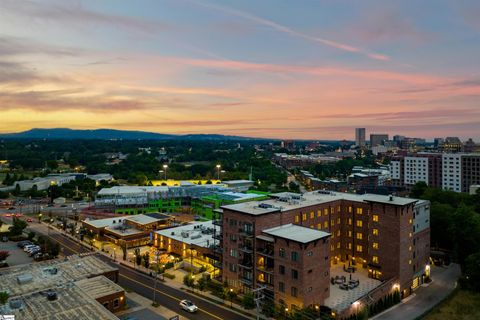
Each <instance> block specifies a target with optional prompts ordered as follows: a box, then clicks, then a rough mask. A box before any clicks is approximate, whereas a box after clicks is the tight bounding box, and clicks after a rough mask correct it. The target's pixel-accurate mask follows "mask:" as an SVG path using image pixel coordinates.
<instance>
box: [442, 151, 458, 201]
mask: <svg viewBox="0 0 480 320" xmlns="http://www.w3.org/2000/svg"><path fill="white" fill-rule="evenodd" d="M442 188H443V189H444V190H452V191H455V192H462V154H460V153H444V154H443V155H442Z"/></svg>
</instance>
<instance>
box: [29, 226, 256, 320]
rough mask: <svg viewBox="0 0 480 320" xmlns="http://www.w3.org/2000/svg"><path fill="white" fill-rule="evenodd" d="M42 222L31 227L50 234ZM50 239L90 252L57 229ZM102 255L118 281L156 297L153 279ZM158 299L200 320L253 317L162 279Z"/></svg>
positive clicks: (67, 248)
mask: <svg viewBox="0 0 480 320" xmlns="http://www.w3.org/2000/svg"><path fill="white" fill-rule="evenodd" d="M44 227H45V226H44V225H39V224H36V223H34V224H31V225H30V228H31V229H34V230H35V231H36V232H40V233H43V234H47V232H46V227H45V228H44ZM50 238H52V239H53V240H55V241H57V242H58V243H60V245H61V247H62V252H63V253H64V254H65V255H72V254H77V253H84V252H91V251H90V250H89V249H87V248H85V247H84V246H82V245H80V244H79V243H77V242H75V241H73V240H71V239H70V238H68V237H67V236H65V235H63V234H60V233H58V232H56V231H55V232H51V233H50ZM99 257H100V258H101V259H102V260H104V261H105V262H107V263H109V264H111V265H114V266H115V267H117V268H118V269H119V281H118V283H119V284H120V285H121V286H123V287H125V288H129V289H131V290H132V291H135V292H136V293H138V294H140V295H142V296H144V297H145V298H147V299H150V300H153V287H154V281H153V279H152V278H151V277H149V276H147V275H144V274H143V273H139V272H137V271H135V270H132V269H131V268H129V267H125V266H123V265H121V264H119V263H115V262H113V261H112V260H110V259H109V258H107V257H105V256H103V255H99ZM156 299H157V302H158V303H159V304H161V305H162V306H164V307H166V308H168V309H170V310H172V311H174V312H177V313H178V314H179V315H183V316H185V317H187V318H188V319H194V320H195V319H198V320H200V319H201V320H204V319H205V320H219V319H228V320H247V319H250V318H248V317H245V316H240V315H238V314H237V313H234V312H231V311H229V310H228V309H224V308H221V307H219V306H218V305H216V304H214V303H209V302H206V301H204V300H201V299H199V298H198V297H196V296H194V295H191V294H189V293H186V292H184V291H181V290H178V289H175V288H171V287H169V286H167V285H165V284H163V283H161V282H157V290H156ZM183 299H189V300H191V301H193V302H194V303H195V304H196V305H197V306H198V307H199V310H198V312H196V313H194V314H191V313H188V312H186V311H183V310H182V309H180V307H179V302H180V301H181V300H183Z"/></svg>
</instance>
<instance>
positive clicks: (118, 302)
mask: <svg viewBox="0 0 480 320" xmlns="http://www.w3.org/2000/svg"><path fill="white" fill-rule="evenodd" d="M119 305H120V300H118V299H115V300H113V307H114V308H118V306H119Z"/></svg>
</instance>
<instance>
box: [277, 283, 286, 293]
mask: <svg viewBox="0 0 480 320" xmlns="http://www.w3.org/2000/svg"><path fill="white" fill-rule="evenodd" d="M278 291H280V292H285V283H283V282H279V283H278Z"/></svg>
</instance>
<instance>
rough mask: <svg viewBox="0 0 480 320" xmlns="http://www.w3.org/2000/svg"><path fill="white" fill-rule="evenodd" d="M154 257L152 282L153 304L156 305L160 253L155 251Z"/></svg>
mask: <svg viewBox="0 0 480 320" xmlns="http://www.w3.org/2000/svg"><path fill="white" fill-rule="evenodd" d="M155 255H156V256H157V272H155V273H154V276H155V281H154V282H153V303H156V302H157V301H156V293H157V277H158V258H159V256H160V251H158V248H157V250H155Z"/></svg>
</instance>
